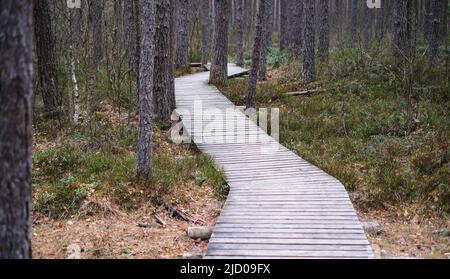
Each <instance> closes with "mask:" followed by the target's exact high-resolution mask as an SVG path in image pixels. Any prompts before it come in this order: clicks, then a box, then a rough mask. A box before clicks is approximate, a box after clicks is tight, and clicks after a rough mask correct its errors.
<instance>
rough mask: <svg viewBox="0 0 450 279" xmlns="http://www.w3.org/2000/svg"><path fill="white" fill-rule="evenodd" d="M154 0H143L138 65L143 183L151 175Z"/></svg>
mask: <svg viewBox="0 0 450 279" xmlns="http://www.w3.org/2000/svg"><path fill="white" fill-rule="evenodd" d="M154 35H155V1H154V0H144V4H143V30H142V45H141V51H142V53H141V56H140V57H141V60H140V66H139V75H140V78H139V82H140V84H139V87H140V90H139V139H138V165H137V176H138V178H139V179H140V180H142V181H143V182H145V183H148V182H150V180H151V177H152V160H153V150H152V149H153V139H152V124H153V119H152V118H153V71H154V54H155V53H154V52H155V49H154Z"/></svg>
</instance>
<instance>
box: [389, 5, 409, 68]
mask: <svg viewBox="0 0 450 279" xmlns="http://www.w3.org/2000/svg"><path fill="white" fill-rule="evenodd" d="M413 1H414V0H404V1H395V2H394V27H393V39H392V43H393V46H392V48H393V53H394V56H395V57H396V59H397V62H399V61H401V60H403V59H405V58H406V57H409V56H410V51H411V49H412V41H413V30H414V27H413V26H414V22H413V18H414V17H413V16H412V13H413V9H414V7H413Z"/></svg>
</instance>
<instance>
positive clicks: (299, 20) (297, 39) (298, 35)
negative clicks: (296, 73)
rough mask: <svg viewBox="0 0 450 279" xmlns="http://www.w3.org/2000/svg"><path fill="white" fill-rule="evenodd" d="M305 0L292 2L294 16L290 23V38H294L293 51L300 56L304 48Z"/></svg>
mask: <svg viewBox="0 0 450 279" xmlns="http://www.w3.org/2000/svg"><path fill="white" fill-rule="evenodd" d="M303 2H304V1H303V0H302V1H295V2H294V3H292V5H291V8H292V16H291V20H290V21H289V22H290V23H289V25H290V29H291V31H290V33H291V35H290V39H291V40H292V42H291V44H292V46H291V47H292V49H291V50H292V52H293V53H294V55H296V56H299V55H300V52H301V49H302V36H303V35H302V33H303V20H304V18H303Z"/></svg>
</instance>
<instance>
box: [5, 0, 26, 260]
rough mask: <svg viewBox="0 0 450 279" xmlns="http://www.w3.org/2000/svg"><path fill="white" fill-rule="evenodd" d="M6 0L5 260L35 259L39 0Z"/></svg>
mask: <svg viewBox="0 0 450 279" xmlns="http://www.w3.org/2000/svg"><path fill="white" fill-rule="evenodd" d="M30 2H31V1H26V0H2V1H0V14H1V16H0V30H1V34H2V36H1V37H0V84H1V86H0V104H1V106H0V259H29V258H31V142H32V137H33V132H32V100H33V86H34V84H33V79H34V78H33V75H34V73H33V59H32V56H33V41H32V40H33V25H32V22H33V3H32V2H31V3H30Z"/></svg>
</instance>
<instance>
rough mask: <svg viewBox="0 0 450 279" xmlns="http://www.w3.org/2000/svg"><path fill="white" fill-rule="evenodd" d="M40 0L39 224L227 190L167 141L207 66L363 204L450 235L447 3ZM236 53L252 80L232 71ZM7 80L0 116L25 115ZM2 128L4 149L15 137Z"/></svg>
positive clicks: (204, 164) (36, 52)
mask: <svg viewBox="0 0 450 279" xmlns="http://www.w3.org/2000/svg"><path fill="white" fill-rule="evenodd" d="M7 2H8V1H7ZM9 2H10V1H9ZM17 2H21V3H23V4H22V5H26V4H27V3H28V2H30V1H17ZM32 2H34V10H33V11H32V18H33V21H32V22H33V25H32V29H26V27H25V29H22V31H23V32H32V33H34V35H33V38H34V40H33V45H32V46H33V49H32V51H31V50H30V49H28V53H32V54H33V60H32V63H33V64H34V65H35V67H34V68H35V78H34V81H33V80H32V79H29V80H27V81H25V82H28V83H30V88H31V87H33V88H34V92H35V95H34V98H33V99H32V103H31V104H32V107H30V109H31V108H32V116H33V122H32V126H33V131H34V132H33V143H32V147H33V149H32V162H33V163H32V175H31V174H29V175H30V179H31V176H32V185H31V184H30V185H29V187H30V188H32V192H33V196H32V199H33V209H32V210H33V212H34V214H35V217H34V218H37V219H35V222H37V223H39V222H47V221H48V220H49V219H50V220H53V221H55V220H56V221H58V220H67V219H71V218H74V217H79V216H80V215H82V216H97V215H98V214H103V215H108V214H111V212H112V214H119V213H117V212H121V211H125V212H131V211H133V210H137V209H139V208H142V207H143V204H145V205H146V206H149V208H152V209H148V211H151V212H153V213H154V212H159V211H158V210H161V206H162V207H166V208H167V207H172V206H173V205H176V206H177V207H178V208H181V209H184V211H186V212H191V214H193V213H192V212H193V211H195V210H194V209H192V204H195V201H194V200H196V196H202V197H203V198H204V199H205V200H209V199H218V200H223V199H224V198H225V197H226V193H227V185H226V183H225V179H224V177H223V174H222V173H221V171H220V170H216V169H215V168H214V166H213V163H212V160H211V159H210V158H208V157H206V156H203V155H200V154H199V153H198V152H197V151H196V150H194V149H193V148H192V147H191V148H190V147H189V146H176V145H174V144H172V143H171V141H170V139H169V136H168V135H169V134H170V133H169V129H170V127H171V126H172V124H173V121H172V119H171V114H172V111H173V110H174V109H175V108H176V103H175V97H174V94H175V87H174V78H175V77H178V76H182V75H187V74H190V73H193V72H198V71H204V70H205V69H204V68H205V67H204V66H205V65H207V64H208V63H209V62H211V64H210V65H208V66H207V68H208V69H210V70H211V77H210V83H211V84H213V85H216V86H217V87H218V88H219V89H220V90H221V91H222V92H224V94H226V96H227V97H228V98H230V100H232V101H233V102H234V103H235V104H236V105H244V106H246V107H247V108H249V107H278V108H280V110H281V117H280V121H281V123H280V125H281V131H280V135H281V139H280V141H281V143H282V144H283V145H285V146H286V147H288V148H289V149H291V150H293V151H295V152H296V153H297V154H299V155H300V156H301V157H303V158H305V159H306V160H308V161H310V162H312V163H313V164H315V165H317V166H319V167H321V168H322V169H324V170H325V171H327V172H328V173H330V174H331V175H333V176H335V177H337V178H338V179H339V180H340V181H342V182H343V184H344V185H345V186H346V188H347V190H348V191H349V192H350V195H351V198H352V200H353V202H354V203H355V204H356V205H357V207H358V210H360V211H361V212H364V214H366V213H369V214H370V212H372V213H373V212H378V213H379V214H382V215H383V216H385V215H388V216H390V217H392V218H405V219H407V220H412V219H414V218H417V216H418V215H419V216H428V217H429V218H432V219H433V220H434V221H433V222H435V221H436V220H437V221H436V222H437V223H438V225H436V226H437V229H436V230H438V231H439V232H438V234H444V235H447V237H448V213H449V212H450V202H449V201H450V186H449V185H450V149H449V148H450V140H449V131H450V116H449V108H450V99H449V97H450V93H449V92H450V90H449V77H450V72H449V55H450V47H449V39H450V38H449V35H448V26H449V23H448V14H449V12H450V6H449V3H448V0H406V1H387V0H384V1H383V0H381V1H379V3H380V5H381V6H380V7H379V8H378V7H376V6H373V7H369V6H371V5H368V3H372V4H374V3H375V2H377V3H378V1H365V0H331V1H328V0H317V1H313V0H303V1H288V0H260V1H257V0H245V1H244V0H233V1H225V0H214V1H208V0H190V1H189V0H160V1H149V0H143V1H142V0H141V1H126V0H114V1H113V0H91V1H84V0H81V2H80V3H81V6H80V8H68V3H67V1H49V0H34V1H32ZM75 2H76V1H75ZM28 4H29V3H28ZM5 5H6V4H5ZM5 5H3V4H0V7H1V8H2V10H3V9H5ZM29 15H31V13H29V14H28V16H29ZM19 16H20V15H19ZM22 16H23V17H22V18H20V17H19V18H18V20H25V21H26V20H29V21H30V22H31V18H27V14H25V15H22ZM2 17H3V16H2ZM6 26H7V21H6V20H2V21H1V27H2V29H6ZM19 27H20V26H19ZM29 35H31V34H29ZM1 38H2V37H1V36H0V39H1ZM6 47H7V46H6V44H2V46H1V47H0V51H1V52H2V54H0V57H1V59H2V62H1V64H0V66H1V68H2V73H4V70H3V68H4V67H5V69H6V67H7V66H8V64H7V62H4V61H7V60H6V57H7V55H10V54H11V53H9V52H6V50H5V49H6ZM227 63H236V64H237V65H239V66H242V67H245V68H248V69H250V74H249V76H248V77H240V78H237V79H230V80H228V79H227V76H226V64H227ZM5 76H6V74H5V75H3V77H2V86H1V87H0V93H1V94H0V100H1V106H2V108H1V109H0V112H1V114H3V115H6V114H7V113H10V112H11V111H16V110H17V111H23V110H24V109H25V108H23V107H17V106H16V105H15V104H16V103H14V102H13V101H12V100H9V101H7V100H6V98H7V96H8V93H5V92H6V91H5V90H6V88H9V87H8V86H9V85H7V84H8V83H7V82H5V81H4V80H3V78H4V77H5ZM2 88H3V90H2ZM150 97H151V98H150ZM148 98H150V99H148ZM30 100H31V99H30ZM8 106H10V107H11V109H9V108H8V109H6V107H8ZM0 116H1V115H0ZM0 118H1V117H0ZM17 121H20V119H18V120H17ZM5 123H6V122H5ZM5 123H3V122H1V120H0V125H4V126H3V127H7V126H8V125H7V124H5ZM145 125H147V126H145ZM8 127H9V126H8ZM149 127H150V128H149ZM29 128H30V131H31V126H30V127H29ZM0 139H1V141H2V145H1V147H0V151H4V150H6V148H7V147H8V146H9V145H7V144H5V143H3V142H7V141H13V140H14V138H12V137H10V136H9V135H8V134H7V133H6V132H5V133H3V134H2V135H1V137H0ZM25 145H26V144H25ZM8 148H9V147H8ZM18 150H21V149H20V147H18ZM19 153H20V152H19ZM19 153H18V154H19ZM0 154H1V152H0ZM27 154H28V155H30V156H31V150H30V152H28V153H27ZM27 154H22V155H23V157H22V159H25V160H26V156H28V155H27ZM4 159H5V158H4V157H0V160H4ZM25 167H26V166H25ZM136 170H137V171H136ZM0 171H2V173H3V172H4V173H7V172H12V171H13V170H12V169H11V168H9V165H8V164H6V163H2V164H0ZM136 172H137V176H136ZM6 179H7V178H6V176H5V177H3V176H2V178H1V179H0V182H1V183H0V186H1V187H4V186H3V185H6V183H7V182H5V181H6ZM186 184H188V186H186ZM182 185H184V186H182ZM193 185H194V186H195V187H197V188H198V187H200V188H199V189H208V190H207V191H206V192H205V191H203V190H199V189H197V188H195V187H194V186H193ZM204 185H206V186H204ZM203 186H204V187H206V188H201V187H203ZM1 187H0V188H1ZM5 187H6V186H5ZM192 187H194V188H192ZM193 189H194V190H193ZM21 195H24V201H25V202H26V201H27V200H28V199H29V198H27V197H25V196H26V191H25V192H23V193H21ZM203 198H199V199H203ZM6 199H7V196H2V195H1V194H0V202H3V201H4V200H6ZM22 201H23V200H22ZM197 201H198V200H197ZM11 202H12V201H11ZM5 204H6V203H5ZM16 204H21V202H19V203H16ZM197 209H198V208H197ZM9 210H12V211H13V210H14V209H13V206H12V207H11V208H10V209H9ZM0 212H1V210H0ZM5 212H6V211H5ZM380 212H383V213H380ZM386 212H387V213H386ZM140 214H141V215H142V213H140ZM25 215H27V214H25ZM144 215H145V214H144ZM36 216H37V217H36ZM399 216H400V217H399ZM86 218H88V217H86ZM380 218H381V217H380ZM383 218H384V217H383ZM421 218H422V217H421ZM36 220H38V221H36ZM42 220H46V221H42ZM208 220H209V219H208ZM1 221H2V220H1V217H0V223H1ZM207 222H209V221H207ZM442 224H444V225H442ZM0 240H2V238H1V234H0ZM444 243H445V240H444ZM40 244H42V242H40ZM121 249H122V250H120V251H121V252H120V253H122V254H129V253H127V251H128V250H123V249H124V248H121ZM447 249H448V247H447ZM444 250H445V249H444ZM445 251H446V250H445ZM445 251H444V252H445ZM447 252H448V251H447ZM42 253H43V255H44V254H45V252H42ZM0 254H1V253H0ZM169 254H170V253H169ZM439 255H440V256H442V255H441V254H439ZM94 256H95V255H94ZM169 257H170V255H169Z"/></svg>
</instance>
